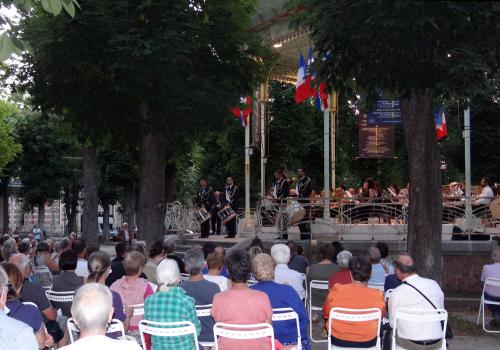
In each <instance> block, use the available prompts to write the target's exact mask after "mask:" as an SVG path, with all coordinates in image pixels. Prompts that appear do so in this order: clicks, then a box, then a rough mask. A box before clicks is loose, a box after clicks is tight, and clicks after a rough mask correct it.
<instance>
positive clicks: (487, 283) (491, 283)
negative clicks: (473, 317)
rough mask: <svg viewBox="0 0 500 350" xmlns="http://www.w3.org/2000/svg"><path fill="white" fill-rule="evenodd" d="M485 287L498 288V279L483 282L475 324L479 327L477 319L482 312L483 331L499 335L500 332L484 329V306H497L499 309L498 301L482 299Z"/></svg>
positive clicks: (499, 280)
mask: <svg viewBox="0 0 500 350" xmlns="http://www.w3.org/2000/svg"><path fill="white" fill-rule="evenodd" d="M486 286H490V287H497V288H500V279H496V278H487V279H486V281H484V286H483V293H482V294H481V302H480V304H479V312H478V313H477V324H478V325H479V318H480V317H481V311H482V315H483V329H484V331H485V332H488V333H500V330H498V331H493V330H489V329H487V328H486V320H485V315H484V314H485V305H499V307H500V301H492V300H488V299H485V298H484V291H485V290H486Z"/></svg>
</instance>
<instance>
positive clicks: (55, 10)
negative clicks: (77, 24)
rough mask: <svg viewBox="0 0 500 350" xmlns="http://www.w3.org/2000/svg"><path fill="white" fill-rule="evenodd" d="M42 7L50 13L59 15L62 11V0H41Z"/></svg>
mask: <svg viewBox="0 0 500 350" xmlns="http://www.w3.org/2000/svg"><path fill="white" fill-rule="evenodd" d="M41 4H42V7H43V9H44V10H45V11H47V12H48V13H51V14H53V15H54V16H57V15H59V14H60V13H61V11H62V0H41Z"/></svg>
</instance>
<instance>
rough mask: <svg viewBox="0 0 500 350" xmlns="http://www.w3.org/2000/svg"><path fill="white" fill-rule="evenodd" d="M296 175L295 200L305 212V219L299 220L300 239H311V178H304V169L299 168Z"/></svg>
mask: <svg viewBox="0 0 500 350" xmlns="http://www.w3.org/2000/svg"><path fill="white" fill-rule="evenodd" d="M297 175H298V176H299V182H298V183H297V188H296V191H297V198H298V199H299V202H300V203H302V206H303V207H304V209H305V210H306V215H305V217H304V218H303V219H302V220H301V222H300V224H299V230H300V239H301V240H304V239H311V225H310V224H309V215H308V214H309V205H307V204H308V202H309V197H310V196H311V192H312V183H311V178H310V177H308V176H306V168H304V167H301V168H299V169H298V170H297Z"/></svg>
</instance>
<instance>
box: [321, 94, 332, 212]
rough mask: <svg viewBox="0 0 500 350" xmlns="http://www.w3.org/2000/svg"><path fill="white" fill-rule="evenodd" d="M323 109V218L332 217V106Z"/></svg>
mask: <svg viewBox="0 0 500 350" xmlns="http://www.w3.org/2000/svg"><path fill="white" fill-rule="evenodd" d="M331 103H332V102H331V101H330V104H329V106H328V107H329V108H325V110H324V111H323V218H325V219H328V218H330V106H331Z"/></svg>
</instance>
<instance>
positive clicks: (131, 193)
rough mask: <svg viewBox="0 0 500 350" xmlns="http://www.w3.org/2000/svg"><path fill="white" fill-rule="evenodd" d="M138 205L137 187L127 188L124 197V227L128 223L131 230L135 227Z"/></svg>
mask: <svg viewBox="0 0 500 350" xmlns="http://www.w3.org/2000/svg"><path fill="white" fill-rule="evenodd" d="M136 203H137V196H136V189H135V186H130V187H129V188H127V189H126V190H125V192H124V195H123V203H122V206H123V209H124V210H123V219H122V225H123V224H124V223H127V224H128V226H129V227H130V229H132V228H134V226H135V206H136Z"/></svg>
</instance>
